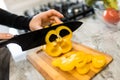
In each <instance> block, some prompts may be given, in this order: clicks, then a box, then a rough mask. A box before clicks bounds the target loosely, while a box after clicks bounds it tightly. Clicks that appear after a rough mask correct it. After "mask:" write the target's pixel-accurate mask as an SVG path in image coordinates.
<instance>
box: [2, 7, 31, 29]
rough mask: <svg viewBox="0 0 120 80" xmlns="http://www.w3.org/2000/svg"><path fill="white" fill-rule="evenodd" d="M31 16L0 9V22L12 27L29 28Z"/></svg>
mask: <svg viewBox="0 0 120 80" xmlns="http://www.w3.org/2000/svg"><path fill="white" fill-rule="evenodd" d="M30 20H31V18H28V17H25V16H18V15H15V14H12V13H9V12H7V11H5V10H3V9H0V24H2V25H7V26H9V27H14V28H17V29H25V30H29V22H30Z"/></svg>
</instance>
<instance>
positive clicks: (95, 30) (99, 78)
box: [10, 16, 120, 80]
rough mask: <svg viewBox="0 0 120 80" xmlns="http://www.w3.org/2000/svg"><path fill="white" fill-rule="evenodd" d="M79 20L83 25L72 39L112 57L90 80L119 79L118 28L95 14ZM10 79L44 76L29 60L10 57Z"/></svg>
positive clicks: (41, 78) (24, 79) (35, 79)
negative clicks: (108, 24) (107, 23)
mask: <svg viewBox="0 0 120 80" xmlns="http://www.w3.org/2000/svg"><path fill="white" fill-rule="evenodd" d="M80 21H82V22H83V25H82V26H81V27H80V28H79V29H78V30H76V31H75V32H74V34H73V41H76V42H79V43H81V44H84V45H86V46H89V47H91V48H93V49H96V50H98V51H101V52H104V53H106V54H109V55H111V56H112V57H113V61H112V62H111V63H110V64H109V65H108V66H107V67H106V68H105V69H104V70H103V71H102V72H100V73H99V74H97V75H96V76H95V77H94V78H93V79H92V80H120V77H119V75H120V69H119V66H120V37H119V36H120V30H119V29H116V28H110V27H108V26H106V25H105V24H104V23H103V22H101V21H100V20H99V19H97V18H96V17H95V16H91V17H87V18H84V19H82V20H80ZM29 52H30V51H29ZM28 54H29V53H28ZM10 80H44V78H43V77H42V75H41V74H40V73H38V71H37V70H36V69H35V68H34V67H33V66H32V64H30V63H29V61H27V60H22V61H20V62H18V63H16V62H14V60H13V59H12V58H11V63H10Z"/></svg>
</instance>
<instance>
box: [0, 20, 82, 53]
mask: <svg viewBox="0 0 120 80" xmlns="http://www.w3.org/2000/svg"><path fill="white" fill-rule="evenodd" d="M80 25H82V22H79V21H71V22H65V23H61V24H58V25H55V26H51V27H48V28H44V29H40V30H36V31H32V32H28V33H25V34H21V35H17V36H14V37H13V38H11V39H9V40H6V41H2V42H1V43H0V47H2V46H6V45H7V44H8V43H17V44H18V45H20V46H21V47H22V50H23V51H25V50H28V49H32V48H35V47H38V46H41V45H44V44H46V42H45V36H46V34H47V32H49V31H50V30H55V29H56V28H57V27H60V26H67V27H68V28H70V29H71V30H72V31H75V30H76V29H77V28H78V27H80ZM67 34H68V32H66V31H64V32H63V33H62V37H63V36H65V35H67ZM52 38H53V39H52V40H55V39H54V38H56V36H53V37H52Z"/></svg>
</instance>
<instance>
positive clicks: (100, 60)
mask: <svg viewBox="0 0 120 80" xmlns="http://www.w3.org/2000/svg"><path fill="white" fill-rule="evenodd" d="M105 64H106V58H105V56H103V55H96V56H94V57H93V59H92V65H93V66H94V67H95V68H102V67H103V66H104V65H105Z"/></svg>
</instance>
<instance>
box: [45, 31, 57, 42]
mask: <svg viewBox="0 0 120 80" xmlns="http://www.w3.org/2000/svg"><path fill="white" fill-rule="evenodd" d="M52 35H56V36H57V33H56V31H55V30H51V31H49V32H48V33H47V35H46V37H45V41H46V43H51V41H50V37H51V36H52Z"/></svg>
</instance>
